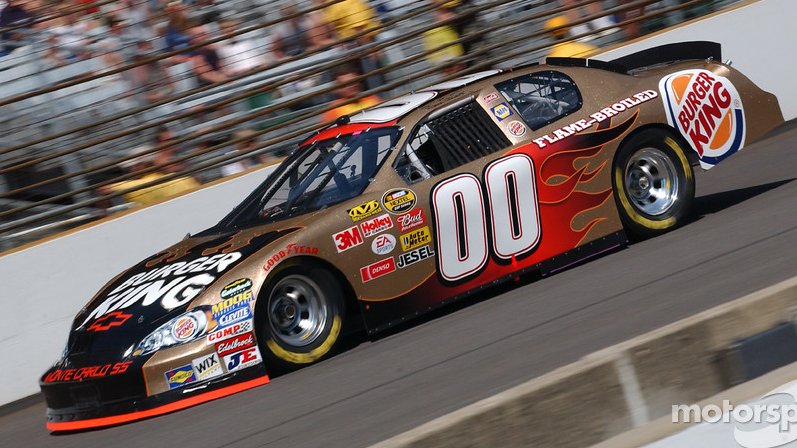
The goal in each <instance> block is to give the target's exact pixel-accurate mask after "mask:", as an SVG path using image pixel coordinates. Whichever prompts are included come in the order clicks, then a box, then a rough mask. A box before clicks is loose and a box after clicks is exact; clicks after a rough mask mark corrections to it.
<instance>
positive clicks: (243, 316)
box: [216, 302, 252, 328]
mask: <svg viewBox="0 0 797 448" xmlns="http://www.w3.org/2000/svg"><path fill="white" fill-rule="evenodd" d="M251 318H252V309H251V308H250V307H249V303H248V302H243V303H241V304H240V305H238V306H236V307H234V308H231V309H229V310H227V311H226V312H225V313H224V314H222V315H221V316H219V317H217V318H216V321H217V322H218V323H219V327H222V328H224V327H229V326H230V325H232V324H235V323H238V322H241V321H242V320H248V319H251Z"/></svg>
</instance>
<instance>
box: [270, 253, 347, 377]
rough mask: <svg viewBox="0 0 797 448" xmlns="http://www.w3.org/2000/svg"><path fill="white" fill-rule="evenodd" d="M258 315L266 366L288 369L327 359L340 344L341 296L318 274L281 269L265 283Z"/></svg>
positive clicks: (339, 290)
mask: <svg viewBox="0 0 797 448" xmlns="http://www.w3.org/2000/svg"><path fill="white" fill-rule="evenodd" d="M261 300H265V304H264V305H263V306H262V308H260V309H259V311H258V319H259V322H258V323H259V325H258V328H259V332H260V342H261V347H263V357H264V358H266V362H267V364H266V366H267V367H268V368H275V367H276V370H285V369H292V368H296V367H299V366H302V365H306V364H311V363H313V362H316V361H318V360H320V359H321V358H323V357H324V356H326V355H327V354H329V353H330V352H331V351H332V349H333V348H334V347H335V345H336V344H337V342H338V340H339V339H340V332H341V327H342V325H343V315H344V301H343V290H342V288H341V286H340V284H339V282H338V281H337V280H336V279H335V277H334V276H333V275H332V274H331V273H329V272H328V271H326V270H324V269H321V268H295V267H292V268H287V269H285V270H283V271H282V272H280V273H279V274H277V276H276V277H275V278H274V280H273V281H271V282H270V285H269V287H268V290H267V292H266V296H265V297H261Z"/></svg>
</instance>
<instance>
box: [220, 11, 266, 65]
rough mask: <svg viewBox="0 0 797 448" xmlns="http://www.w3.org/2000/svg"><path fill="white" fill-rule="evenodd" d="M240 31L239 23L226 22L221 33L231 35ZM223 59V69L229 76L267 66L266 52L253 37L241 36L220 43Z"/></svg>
mask: <svg viewBox="0 0 797 448" xmlns="http://www.w3.org/2000/svg"><path fill="white" fill-rule="evenodd" d="M237 29H238V22H237V21H235V20H225V21H223V22H221V32H222V34H224V35H230V34H232V33H234V32H236V31H237ZM218 53H219V57H220V58H221V69H222V71H223V72H224V73H225V74H226V75H227V76H235V75H240V74H241V73H246V72H248V71H251V70H254V69H256V68H257V67H260V66H262V65H265V64H266V62H267V61H266V54H265V53H266V52H265V48H264V47H263V46H260V45H258V44H257V41H256V40H255V39H254V37H253V36H247V35H246V34H241V35H238V36H234V37H230V38H229V39H225V40H223V41H221V42H219V43H218Z"/></svg>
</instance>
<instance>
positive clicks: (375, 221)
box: [360, 213, 393, 238]
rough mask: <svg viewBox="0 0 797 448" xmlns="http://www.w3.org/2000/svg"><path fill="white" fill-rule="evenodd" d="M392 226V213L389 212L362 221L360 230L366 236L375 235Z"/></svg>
mask: <svg viewBox="0 0 797 448" xmlns="http://www.w3.org/2000/svg"><path fill="white" fill-rule="evenodd" d="M392 227H393V220H392V219H390V215H388V214H387V213H385V214H382V215H379V216H377V217H375V218H371V219H369V220H367V221H363V222H361V223H360V230H361V231H362V234H363V237H365V238H368V237H371V236H374V235H376V234H377V233H380V232H384V231H385V230H387V229H390V228H392Z"/></svg>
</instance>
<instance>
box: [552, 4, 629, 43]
mask: <svg viewBox="0 0 797 448" xmlns="http://www.w3.org/2000/svg"><path fill="white" fill-rule="evenodd" d="M623 1H625V0H623ZM579 2H580V0H559V3H560V4H561V5H562V6H564V7H568V8H571V9H568V10H567V11H565V17H566V18H567V21H568V23H575V22H577V21H579V20H581V19H582V18H583V17H587V16H594V15H598V14H600V13H601V9H602V5H601V2H600V1H599V0H596V1H593V2H590V3H587V4H586V5H585V6H582V7H578V6H576V5H577V4H578V3H579ZM612 25H614V20H612V19H611V17H609V16H602V17H598V18H596V19H593V20H590V21H589V22H586V23H579V24H578V25H573V26H572V27H570V35H571V36H576V35H579V34H583V33H588V32H590V31H591V30H597V29H601V28H607V27H611V26H612ZM614 31H616V28H609V29H607V30H604V31H603V32H602V33H601V34H608V33H612V32H614Z"/></svg>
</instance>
